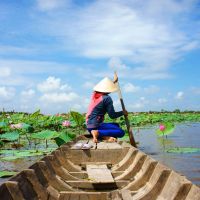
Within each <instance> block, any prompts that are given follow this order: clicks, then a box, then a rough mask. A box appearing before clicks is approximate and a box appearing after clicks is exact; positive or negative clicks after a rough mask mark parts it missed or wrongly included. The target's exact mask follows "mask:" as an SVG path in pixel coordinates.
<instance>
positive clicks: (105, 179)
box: [86, 165, 114, 183]
mask: <svg viewBox="0 0 200 200" xmlns="http://www.w3.org/2000/svg"><path fill="white" fill-rule="evenodd" d="M86 168H87V173H88V178H89V179H90V180H91V181H94V182H97V183H114V179H113V177H112V174H111V171H110V170H109V169H108V168H107V166H106V165H87V166H86Z"/></svg>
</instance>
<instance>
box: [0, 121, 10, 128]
mask: <svg viewBox="0 0 200 200" xmlns="http://www.w3.org/2000/svg"><path fill="white" fill-rule="evenodd" d="M7 125H8V124H7V123H6V122H0V128H4V127H6V126H7Z"/></svg>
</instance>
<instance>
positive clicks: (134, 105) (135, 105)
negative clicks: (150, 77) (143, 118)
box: [129, 102, 144, 110]
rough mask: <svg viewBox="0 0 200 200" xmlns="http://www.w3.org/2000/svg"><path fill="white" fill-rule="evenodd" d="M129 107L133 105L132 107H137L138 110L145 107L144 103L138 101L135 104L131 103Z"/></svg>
mask: <svg viewBox="0 0 200 200" xmlns="http://www.w3.org/2000/svg"><path fill="white" fill-rule="evenodd" d="M129 107H131V108H132V109H137V110H138V109H141V108H144V104H143V103H140V102H138V103H134V104H132V105H130V106H129Z"/></svg>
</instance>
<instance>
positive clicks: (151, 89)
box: [144, 85, 160, 94]
mask: <svg viewBox="0 0 200 200" xmlns="http://www.w3.org/2000/svg"><path fill="white" fill-rule="evenodd" d="M159 91H160V88H159V87H158V86H156V85H150V86H148V87H145V88H144V92H145V93H147V94H156V93H158V92H159Z"/></svg>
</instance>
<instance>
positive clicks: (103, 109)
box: [86, 93, 123, 128]
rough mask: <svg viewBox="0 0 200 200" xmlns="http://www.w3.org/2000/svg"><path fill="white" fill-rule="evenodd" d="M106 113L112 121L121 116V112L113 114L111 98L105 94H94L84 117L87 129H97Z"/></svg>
mask: <svg viewBox="0 0 200 200" xmlns="http://www.w3.org/2000/svg"><path fill="white" fill-rule="evenodd" d="M106 113H108V115H109V117H110V118H112V119H115V118H118V117H120V116H122V115H123V111H120V112H115V109H114V107H113V101H112V98H111V97H110V96H109V95H107V94H102V93H94V94H93V96H92V100H91V103H90V105H89V109H88V112H87V115H86V124H87V128H97V127H98V126H99V125H100V124H101V123H102V122H103V121H104V115H105V114H106Z"/></svg>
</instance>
